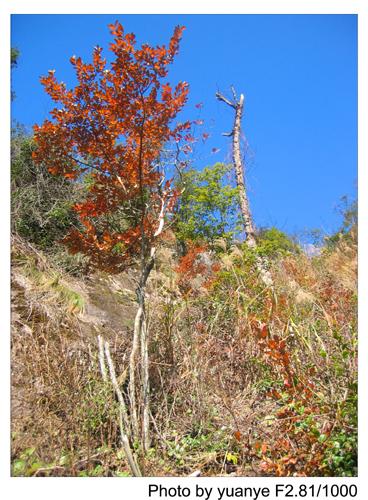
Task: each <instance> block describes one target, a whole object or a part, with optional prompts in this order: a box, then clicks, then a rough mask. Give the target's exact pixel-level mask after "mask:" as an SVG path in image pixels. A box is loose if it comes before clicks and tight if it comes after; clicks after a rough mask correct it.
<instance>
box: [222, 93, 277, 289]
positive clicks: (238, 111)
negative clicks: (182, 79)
mask: <svg viewBox="0 0 368 500" xmlns="http://www.w3.org/2000/svg"><path fill="white" fill-rule="evenodd" d="M232 92H233V97H234V101H230V100H229V99H227V98H226V97H224V96H223V95H222V94H220V92H217V93H216V97H217V99H218V100H219V101H223V102H224V103H225V104H227V105H228V106H230V107H232V108H233V109H235V120H234V127H233V130H232V131H231V132H230V133H225V134H224V135H227V136H232V137H233V162H234V169H235V177H236V184H237V186H238V191H239V201H240V210H241V213H242V217H243V223H244V230H245V234H246V240H245V241H246V244H247V245H248V246H249V247H250V248H255V247H256V245H257V243H256V240H255V236H254V225H253V221H252V214H251V212H250V208H249V201H248V197H247V191H246V187H245V180H244V175H245V174H244V170H245V169H244V165H243V162H242V158H241V149H240V129H241V119H242V115H243V108H244V95H243V94H240V98H239V101H237V97H236V93H235V90H234V88H233V87H232ZM256 264H257V269H258V272H259V274H260V277H261V279H262V281H263V283H264V284H265V285H266V286H268V287H273V279H272V276H271V273H270V272H269V270H268V269H267V267H266V263H265V261H264V260H263V259H262V257H260V256H257V257H256Z"/></svg>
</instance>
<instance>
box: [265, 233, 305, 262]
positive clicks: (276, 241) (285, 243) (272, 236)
mask: <svg viewBox="0 0 368 500" xmlns="http://www.w3.org/2000/svg"><path fill="white" fill-rule="evenodd" d="M298 252H300V249H299V247H298V245H297V244H296V243H294V242H293V241H292V240H291V239H290V238H289V236H288V235H287V234H285V233H284V232H283V231H280V230H279V229H277V228H276V227H271V228H270V229H261V230H260V231H259V232H258V234H257V253H258V254H259V255H262V256H265V257H276V256H277V255H287V254H289V253H298Z"/></svg>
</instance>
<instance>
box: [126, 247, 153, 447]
mask: <svg viewBox="0 0 368 500" xmlns="http://www.w3.org/2000/svg"><path fill="white" fill-rule="evenodd" d="M154 250H155V249H154V248H153V249H152V251H151V256H150V259H149V260H148V262H147V263H146V265H145V266H144V267H143V270H142V272H141V278H140V281H139V285H138V287H137V290H136V293H137V301H138V310H137V314H136V316H135V321H134V333H133V345H132V350H131V353H130V360H129V399H130V408H131V419H132V429H133V439H134V440H136V441H138V442H142V446H143V451H147V450H148V448H149V446H150V437H149V411H150V410H149V408H150V404H149V359H148V340H149V339H148V331H147V322H146V310H145V296H146V283H147V279H148V277H149V275H150V273H151V271H152V269H153V265H154V263H155V259H154V255H155V252H154ZM139 350H140V372H141V393H140V398H139V400H138V398H137V380H136V374H137V355H138V353H139ZM140 406H141V411H140ZM140 417H141V421H142V426H140V425H139V422H140ZM140 427H141V429H140ZM141 431H142V432H141Z"/></svg>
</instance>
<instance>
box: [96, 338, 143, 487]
mask: <svg viewBox="0 0 368 500" xmlns="http://www.w3.org/2000/svg"><path fill="white" fill-rule="evenodd" d="M101 338H102V337H101ZM104 351H105V356H106V360H107V366H108V367H109V374H110V380H111V383H112V386H113V388H114V391H115V394H116V397H117V398H118V401H119V428H120V437H121V444H122V446H123V449H124V452H125V456H126V458H127V461H128V464H129V467H130V470H131V471H132V474H133V476H136V477H140V476H142V473H141V471H140V468H139V465H138V463H137V461H136V459H135V457H134V455H133V452H132V449H131V447H130V442H129V437H130V425H129V417H128V412H127V408H126V404H125V401H124V397H123V394H122V392H121V390H120V387H119V384H118V381H117V379H116V373H115V367H114V363H113V361H112V358H111V354H110V346H109V343H108V342H106V341H105V342H104Z"/></svg>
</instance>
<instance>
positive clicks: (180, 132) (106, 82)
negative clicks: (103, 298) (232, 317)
mask: <svg viewBox="0 0 368 500" xmlns="http://www.w3.org/2000/svg"><path fill="white" fill-rule="evenodd" d="M109 28H110V30H111V33H112V35H113V37H114V40H113V42H112V43H111V44H110V50H111V51H112V53H113V61H112V62H111V64H110V65H108V63H107V61H106V59H104V58H103V57H102V49H101V48H100V47H95V48H94V51H93V60H92V62H91V63H90V64H87V63H84V62H83V61H82V60H81V58H80V57H78V58H77V57H75V56H73V57H72V58H71V59H70V62H71V64H72V65H73V66H74V69H75V72H76V77H77V80H78V83H77V85H76V86H75V87H74V89H67V87H66V85H65V84H64V83H63V82H58V81H57V80H56V78H55V75H54V71H49V73H48V75H47V76H45V77H43V78H41V82H42V84H43V86H44V88H45V90H46V92H47V93H48V94H49V95H50V97H51V98H52V99H53V100H54V101H55V102H57V103H58V107H57V108H55V109H53V110H52V111H51V116H52V119H51V120H45V122H44V123H43V124H42V125H41V126H38V125H35V127H34V133H35V140H36V143H37V146H38V147H37V150H36V151H35V153H34V160H35V161H36V162H37V163H41V162H42V163H44V164H46V165H47V167H48V169H49V171H50V172H51V173H53V174H57V175H63V176H65V177H66V178H69V179H72V180H75V181H77V180H82V179H83V178H86V179H87V181H88V182H87V181H85V184H86V185H87V186H88V189H87V191H86V194H85V197H84V199H83V201H81V202H80V203H79V204H77V205H75V207H74V209H75V211H76V212H77V214H78V216H79V219H80V222H81V224H82V227H83V229H82V230H77V229H73V230H71V232H70V233H69V234H68V236H67V237H66V238H65V239H64V242H65V244H66V245H67V246H68V247H69V249H70V251H71V252H72V253H77V252H81V253H83V254H86V255H87V256H88V257H89V259H90V261H91V263H93V264H95V265H96V266H97V267H98V268H102V269H105V270H107V271H110V272H116V271H120V270H122V269H124V268H125V267H126V266H127V265H129V264H131V263H132V262H135V261H137V260H138V261H139V262H140V279H139V283H138V285H137V301H138V311H137V315H136V319H135V326H134V336H133V342H132V351H131V355H130V373H129V400H130V406H131V407H130V409H129V412H126V413H125V416H124V408H123V423H125V430H124V432H125V434H126V436H127V437H128V438H131V439H132V440H136V439H139V440H140V441H141V442H142V444H143V446H144V447H145V448H147V447H148V446H149V378H148V339H147V329H146V320H145V287H146V282H147V279H148V276H149V274H150V271H151V270H152V267H153V265H154V259H155V249H156V241H157V239H158V237H159V236H160V235H161V234H162V231H163V229H164V221H165V217H166V216H167V215H168V214H169V213H170V211H171V209H172V207H173V205H174V203H175V201H176V198H177V196H178V193H177V192H176V191H175V189H173V188H172V186H171V182H170V179H168V178H167V171H168V167H169V166H168V165H167V162H163V161H162V151H163V148H164V146H165V145H167V144H168V143H171V142H172V143H173V144H174V145H175V151H178V149H179V150H180V149H182V150H184V152H187V151H188V149H189V146H188V144H185V142H188V141H190V140H191V138H190V128H191V123H190V122H188V121H186V122H183V123H178V122H176V121H175V118H176V116H177V114H178V112H179V111H180V110H181V109H182V107H183V106H184V104H185V102H186V100H187V95H188V84H187V83H186V82H180V83H178V84H177V85H176V87H175V88H172V87H171V86H170V85H169V84H168V83H167V82H165V81H164V79H165V77H166V76H167V74H168V66H169V64H170V63H172V62H173V59H174V57H175V55H176V54H177V53H178V49H179V41H180V38H181V36H182V32H183V29H184V28H183V27H176V28H175V30H174V34H173V36H172V38H171V40H170V42H169V45H168V46H167V47H166V46H157V47H151V46H149V45H147V44H144V45H142V46H141V47H140V48H137V47H136V40H135V36H134V35H133V34H132V33H125V32H124V30H123V27H122V26H121V24H120V23H118V22H116V23H115V24H113V25H110V26H109ZM108 66H109V67H108ZM183 143H184V145H183ZM165 158H166V160H167V158H168V156H167V155H165ZM176 158H177V155H176ZM173 161H174V160H173ZM105 347H107V348H108V346H106V344H105ZM106 355H107V356H108V355H109V353H108V352H107V354H106ZM139 355H140V363H138V357H139ZM108 361H109V359H108ZM109 367H110V364H109ZM138 367H139V369H141V380H142V382H143V383H142V387H143V389H142V390H140V388H139V387H140V386H138V384H137V377H136V375H137V370H138ZM110 375H111V373H110ZM112 378H113V377H112ZM138 391H139V392H140V394H138ZM123 404H124V401H122V405H123ZM128 414H129V415H130V418H129V419H128V417H127V415H128Z"/></svg>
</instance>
